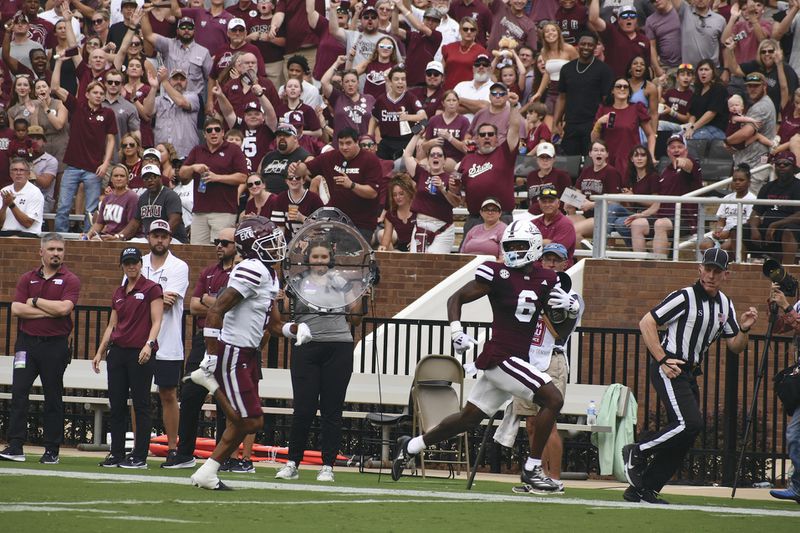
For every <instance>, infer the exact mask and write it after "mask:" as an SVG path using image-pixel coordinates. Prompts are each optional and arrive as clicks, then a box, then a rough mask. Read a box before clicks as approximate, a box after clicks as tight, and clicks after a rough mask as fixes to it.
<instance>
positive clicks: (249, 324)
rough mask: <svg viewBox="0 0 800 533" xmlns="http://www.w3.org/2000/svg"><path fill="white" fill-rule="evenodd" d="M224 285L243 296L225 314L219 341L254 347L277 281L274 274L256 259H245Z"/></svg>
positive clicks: (275, 289) (270, 306) (262, 333)
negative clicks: (226, 284)
mask: <svg viewBox="0 0 800 533" xmlns="http://www.w3.org/2000/svg"><path fill="white" fill-rule="evenodd" d="M228 287H230V288H232V289H235V290H236V291H237V292H238V293H239V294H241V295H242V296H243V297H244V299H243V300H242V301H241V302H239V304H237V305H236V306H235V307H234V308H233V309H231V310H230V311H228V312H227V313H225V318H224V319H223V321H222V333H221V334H220V340H222V342H224V343H225V344H228V345H232V346H238V347H239V348H258V346H259V344H261V337H263V336H264V326H265V325H266V323H267V318H268V317H269V312H270V310H271V309H272V305H273V302H274V300H275V298H277V297H278V290H279V289H280V283H279V282H278V275H277V274H275V271H274V270H272V269H271V268H267V266H266V265H264V263H262V262H261V261H259V260H258V259H245V260H244V261H242V262H241V263H239V264H238V265H236V266H235V267H233V270H232V271H231V276H230V278H229V279H228Z"/></svg>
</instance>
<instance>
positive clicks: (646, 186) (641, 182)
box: [622, 172, 659, 211]
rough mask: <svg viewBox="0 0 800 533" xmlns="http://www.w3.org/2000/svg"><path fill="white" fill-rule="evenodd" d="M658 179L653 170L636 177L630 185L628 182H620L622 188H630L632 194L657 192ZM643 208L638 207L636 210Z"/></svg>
mask: <svg viewBox="0 0 800 533" xmlns="http://www.w3.org/2000/svg"><path fill="white" fill-rule="evenodd" d="M658 180H659V175H658V174H657V173H655V172H651V173H650V174H645V175H644V176H643V177H641V178H639V177H638V176H637V177H636V181H635V182H634V183H633V184H632V185H633V187H631V186H630V185H631V184H630V183H628V184H625V183H623V184H622V187H623V188H630V189H631V191H632V192H633V194H658ZM642 209H643V208H638V209H637V210H639V211H641V210H642Z"/></svg>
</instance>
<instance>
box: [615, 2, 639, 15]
mask: <svg viewBox="0 0 800 533" xmlns="http://www.w3.org/2000/svg"><path fill="white" fill-rule="evenodd" d="M623 13H637V11H636V6H634V5H633V4H628V5H626V6H622V7H621V8H619V11H618V13H617V14H618V15H622V14H623ZM637 14H638V13H637Z"/></svg>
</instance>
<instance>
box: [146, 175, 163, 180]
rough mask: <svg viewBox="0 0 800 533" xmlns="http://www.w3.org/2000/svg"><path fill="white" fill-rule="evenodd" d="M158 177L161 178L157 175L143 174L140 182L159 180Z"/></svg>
mask: <svg viewBox="0 0 800 533" xmlns="http://www.w3.org/2000/svg"><path fill="white" fill-rule="evenodd" d="M160 177H161V176H159V175H158V174H145V175H144V176H142V180H144V181H150V180H155V179H159V178H160Z"/></svg>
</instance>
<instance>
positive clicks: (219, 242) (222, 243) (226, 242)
mask: <svg viewBox="0 0 800 533" xmlns="http://www.w3.org/2000/svg"><path fill="white" fill-rule="evenodd" d="M213 242H214V246H230V245H231V244H233V241H229V240H228V239H214V241H213Z"/></svg>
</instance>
